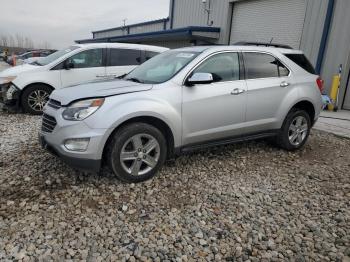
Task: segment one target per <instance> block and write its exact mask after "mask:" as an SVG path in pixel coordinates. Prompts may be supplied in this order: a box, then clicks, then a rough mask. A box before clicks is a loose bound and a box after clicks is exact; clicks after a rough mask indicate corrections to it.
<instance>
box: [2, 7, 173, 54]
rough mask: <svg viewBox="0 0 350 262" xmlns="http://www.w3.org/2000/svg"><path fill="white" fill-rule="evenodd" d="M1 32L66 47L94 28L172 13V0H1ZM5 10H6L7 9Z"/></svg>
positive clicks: (108, 26)
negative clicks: (170, 0)
mask: <svg viewBox="0 0 350 262" xmlns="http://www.w3.org/2000/svg"><path fill="white" fill-rule="evenodd" d="M0 10H2V11H1V14H0V36H1V35H3V34H7V35H8V34H12V35H13V36H15V35H16V34H20V35H23V36H24V37H25V36H27V37H29V38H31V39H32V40H33V41H34V43H36V44H37V45H39V44H42V43H44V42H48V43H49V44H50V47H51V48H56V49H59V48H64V47H65V46H68V45H70V44H72V43H73V42H74V40H77V39H86V38H92V34H91V31H95V30H100V29H106V28H110V27H117V26H121V25H123V19H127V20H126V24H133V23H138V22H144V21H148V20H154V19H160V18H165V17H168V16H169V0H98V1H96V0H11V1H8V0H1V1H0ZM4 10H6V11H5V12H4Z"/></svg>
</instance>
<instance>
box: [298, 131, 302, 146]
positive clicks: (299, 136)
mask: <svg viewBox="0 0 350 262" xmlns="http://www.w3.org/2000/svg"><path fill="white" fill-rule="evenodd" d="M297 141H298V143H299V144H300V143H301V142H303V135H302V134H301V133H299V134H298V137H297Z"/></svg>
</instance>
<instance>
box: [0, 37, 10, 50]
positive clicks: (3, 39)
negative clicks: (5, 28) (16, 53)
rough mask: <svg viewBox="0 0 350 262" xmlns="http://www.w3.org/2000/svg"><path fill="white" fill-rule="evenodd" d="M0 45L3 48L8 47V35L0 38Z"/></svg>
mask: <svg viewBox="0 0 350 262" xmlns="http://www.w3.org/2000/svg"><path fill="white" fill-rule="evenodd" d="M0 44H1V45H2V46H5V47H8V44H9V41H8V37H7V35H1V36H0Z"/></svg>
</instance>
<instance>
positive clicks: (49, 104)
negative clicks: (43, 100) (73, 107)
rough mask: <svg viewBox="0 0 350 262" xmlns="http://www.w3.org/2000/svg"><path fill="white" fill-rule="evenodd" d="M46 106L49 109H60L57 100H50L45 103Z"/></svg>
mask: <svg viewBox="0 0 350 262" xmlns="http://www.w3.org/2000/svg"><path fill="white" fill-rule="evenodd" d="M47 105H48V106H49V107H52V108H54V109H60V108H61V103H60V102H59V101H57V100H54V99H50V100H49V102H47Z"/></svg>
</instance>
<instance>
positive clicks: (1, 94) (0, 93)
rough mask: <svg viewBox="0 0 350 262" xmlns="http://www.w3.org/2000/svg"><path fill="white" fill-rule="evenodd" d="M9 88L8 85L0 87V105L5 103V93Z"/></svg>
mask: <svg viewBox="0 0 350 262" xmlns="http://www.w3.org/2000/svg"><path fill="white" fill-rule="evenodd" d="M9 87H10V86H9V85H8V84H4V85H0V102H1V103H5V102H6V93H7V90H8V89H9Z"/></svg>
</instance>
